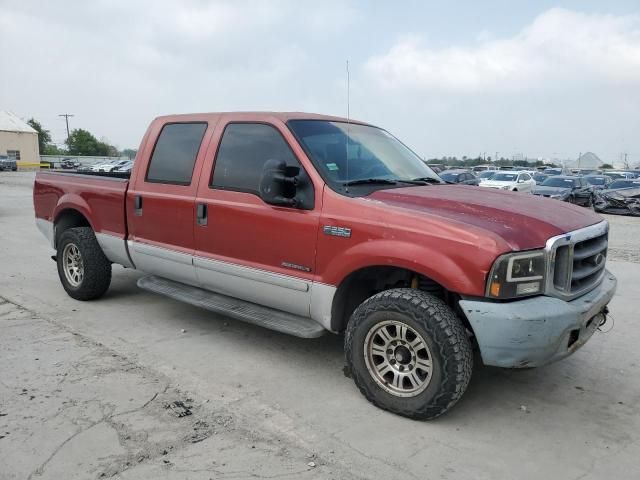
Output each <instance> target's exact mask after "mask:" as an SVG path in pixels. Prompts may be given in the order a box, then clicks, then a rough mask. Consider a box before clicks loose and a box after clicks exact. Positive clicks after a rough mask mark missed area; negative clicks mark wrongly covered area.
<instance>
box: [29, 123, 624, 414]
mask: <svg viewBox="0 0 640 480" xmlns="http://www.w3.org/2000/svg"><path fill="white" fill-rule="evenodd" d="M34 205H35V214H36V223H37V226H38V228H39V229H40V230H41V231H42V233H44V235H45V236H46V237H47V239H48V240H49V242H50V245H51V247H53V248H54V249H55V250H56V255H55V256H54V257H53V258H54V259H56V261H57V268H58V274H59V277H60V281H61V282H62V286H63V287H64V289H65V290H66V291H67V293H68V294H69V295H70V296H71V297H73V298H75V299H78V300H91V299H96V298H98V297H100V296H101V295H103V294H104V293H105V292H106V291H107V289H108V287H109V283H110V281H111V266H112V264H114V263H115V264H120V265H122V266H124V267H126V268H132V269H137V270H140V271H141V272H144V273H146V274H147V275H146V276H143V277H141V278H140V279H139V280H138V285H139V287H141V288H143V289H146V290H149V291H151V292H155V293H157V294H161V295H166V296H169V297H171V298H173V299H175V300H179V301H183V302H187V303H190V304H193V305H197V306H200V307H202V308H205V309H209V310H211V311H214V312H217V313H220V314H224V315H227V316H230V317H234V318H237V319H239V320H243V321H246V322H251V323H254V324H259V325H262V326H264V327H267V328H271V329H274V330H278V331H280V332H286V333H289V334H293V335H297V336H300V337H316V336H319V335H321V334H322V333H324V332H326V331H330V332H334V333H339V332H344V337H345V341H344V345H345V354H346V362H347V367H348V370H349V371H350V372H351V375H352V376H353V379H354V381H355V383H356V385H357V386H358V388H359V389H360V391H361V392H362V393H363V394H364V395H365V396H366V398H367V399H369V400H370V401H371V402H372V403H374V404H375V405H377V406H379V407H381V408H384V409H387V410H389V411H392V412H395V413H397V414H400V415H405V416H408V417H411V418H419V419H428V418H433V417H436V416H438V415H440V414H442V413H444V412H446V411H447V410H448V409H449V408H451V407H452V406H453V405H454V404H455V403H456V401H458V399H459V398H460V397H461V396H462V394H463V393H464V391H465V389H466V387H467V384H468V383H469V379H470V377H471V373H472V368H473V358H474V355H473V352H474V349H475V350H478V351H479V354H480V356H481V358H482V361H483V362H484V363H485V364H487V365H495V366H500V367H508V368H522V367H535V366H540V365H544V364H546V363H549V362H552V361H554V360H558V359H560V358H563V357H566V356H567V355H569V354H571V353H573V352H574V351H575V350H576V349H577V348H579V347H580V346H582V345H583V344H584V343H585V342H586V341H587V340H588V339H589V338H590V337H591V335H592V334H593V332H594V331H595V330H596V329H597V328H598V326H599V325H600V324H601V323H602V322H603V321H604V318H605V315H606V312H607V304H608V303H609V301H610V300H611V298H612V296H613V294H614V291H615V289H616V279H615V277H614V276H613V275H612V274H611V273H609V272H608V271H607V270H606V268H605V260H606V255H607V241H608V224H607V222H606V221H604V220H603V219H602V217H600V216H599V215H598V214H596V213H594V212H593V211H591V210H587V209H583V208H580V207H577V206H575V205H570V204H564V203H559V202H557V201H554V200H550V199H546V198H538V197H534V196H533V195H522V194H520V193H513V192H508V191H498V190H492V189H478V188H477V187H473V186H471V187H469V186H460V185H447V184H446V183H445V182H443V181H442V180H441V179H440V178H439V177H438V176H437V175H436V174H435V173H434V172H433V171H432V170H431V169H430V168H429V167H428V166H426V165H425V164H424V163H423V162H422V161H421V160H420V158H419V157H418V156H417V155H415V154H414V153H413V152H412V151H411V150H410V149H409V148H407V147H406V146H405V145H404V144H402V143H401V142H400V141H398V140H397V139H396V138H395V137H394V136H392V135H391V134H389V133H388V132H387V131H385V130H383V129H380V128H377V127H374V126H372V125H368V124H366V123H363V122H358V121H353V120H347V119H342V118H336V117H328V116H322V115H313V114H305V113H207V114H192V115H171V116H165V117H160V118H157V119H155V120H154V121H153V122H152V123H151V126H150V127H149V129H148V130H147V132H146V134H145V135H144V138H143V139H142V143H141V145H140V149H139V150H138V155H137V157H136V160H135V164H134V167H133V169H132V171H131V173H130V177H129V174H109V173H104V174H98V173H96V174H78V173H68V172H60V173H58V172H39V173H38V174H37V175H36V179H35V185H34Z"/></svg>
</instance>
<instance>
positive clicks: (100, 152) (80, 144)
mask: <svg viewBox="0 0 640 480" xmlns="http://www.w3.org/2000/svg"><path fill="white" fill-rule="evenodd" d="M65 143H66V144H67V147H69V151H68V153H69V155H85V156H98V157H107V156H117V155H118V150H117V149H116V148H115V147H113V146H112V145H109V143H108V142H107V141H106V139H103V140H102V141H99V140H98V139H97V138H96V137H94V136H93V135H92V134H91V132H88V131H87V130H83V129H82V128H76V129H75V130H73V131H72V132H71V134H70V135H69V138H67V141H66V142H65Z"/></svg>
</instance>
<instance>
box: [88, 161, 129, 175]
mask: <svg viewBox="0 0 640 480" xmlns="http://www.w3.org/2000/svg"><path fill="white" fill-rule="evenodd" d="M130 161H131V160H110V161H108V162H104V163H98V164H97V165H94V166H93V171H94V172H105V173H108V172H111V171H113V170H114V169H115V168H118V167H121V166H123V165H126V164H127V163H128V162H130Z"/></svg>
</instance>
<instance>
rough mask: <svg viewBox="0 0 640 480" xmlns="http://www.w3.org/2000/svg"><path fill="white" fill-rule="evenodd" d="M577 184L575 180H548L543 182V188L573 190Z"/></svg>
mask: <svg viewBox="0 0 640 480" xmlns="http://www.w3.org/2000/svg"><path fill="white" fill-rule="evenodd" d="M575 184H576V181H575V180H574V179H573V178H561V177H560V178H547V179H546V180H545V181H544V182H542V186H543V187H562V188H572V187H573V186H574V185H575Z"/></svg>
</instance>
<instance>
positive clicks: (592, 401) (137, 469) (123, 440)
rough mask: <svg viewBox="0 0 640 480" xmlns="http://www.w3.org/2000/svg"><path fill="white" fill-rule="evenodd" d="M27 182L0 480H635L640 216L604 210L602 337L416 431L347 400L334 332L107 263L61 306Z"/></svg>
mask: <svg viewBox="0 0 640 480" xmlns="http://www.w3.org/2000/svg"><path fill="white" fill-rule="evenodd" d="M32 183H33V174H31V173H22V172H18V173H17V174H15V173H11V172H6V173H0V245H2V247H1V248H0V328H2V333H1V334H0V366H1V369H0V479H2V480H4V479H32V480H35V479H57V480H61V479H64V480H70V479H102V478H117V479H151V478H152V479H164V478H166V479H205V480H206V479H244V478H294V479H297V478H301V479H305V478H317V479H329V478H335V479H349V478H356V479H360V478H366V479H369V478H371V479H407V478H415V479H474V480H478V479H502V478H504V479H513V478H518V479H521V480H522V479H556V478H557V479H575V480H577V479H602V478H611V479H617V480H618V479H637V478H640V463H639V462H638V458H640V349H638V347H637V346H638V344H640V321H639V318H638V311H639V310H640V266H639V265H638V263H640V248H639V246H638V245H639V243H638V242H640V218H627V217H614V216H608V217H607V218H608V220H609V221H610V223H611V237H610V245H611V248H610V262H609V268H610V270H612V271H613V273H615V274H616V275H617V276H618V281H619V287H618V294H617V296H616V297H615V298H614V301H613V302H612V304H611V313H612V316H613V317H614V319H615V325H613V328H612V329H611V330H610V331H609V332H608V333H606V334H605V333H599V334H596V335H595V336H594V338H593V339H592V340H591V341H590V342H589V343H588V344H587V345H586V346H585V347H584V348H583V349H581V350H579V351H578V352H577V353H576V354H575V355H573V356H572V357H569V358H568V359H566V360H564V361H562V362H559V363H556V364H553V365H550V366H547V367H544V368H538V369H532V370H523V371H508V370H501V369H496V368H489V367H484V366H481V365H477V366H476V369H475V372H474V377H473V379H472V382H471V385H470V387H469V390H468V391H467V393H466V395H465V396H464V398H463V399H462V401H461V402H460V403H459V404H458V405H457V406H456V407H455V408H454V409H453V410H452V411H451V412H450V413H449V414H448V415H446V416H444V417H442V418H440V419H437V420H435V421H432V422H414V421H410V420H407V419H403V418H400V417H397V416H394V415H392V414H389V413H386V412H383V411H380V410H378V409H376V408H375V407H373V406H372V405H370V404H369V403H367V401H366V400H365V399H364V398H363V397H362V396H361V395H360V394H359V392H358V391H357V389H356V388H355V387H354V385H353V383H352V381H351V380H350V379H348V378H346V377H345V376H344V375H343V373H342V367H343V357H342V345H341V342H342V338H341V337H338V336H332V335H327V336H325V337H322V338H319V339H315V340H302V339H298V338H293V337H289V336H286V335H281V334H278V333H274V332H271V331H268V330H264V329H261V328H258V327H253V326H250V325H246V324H243V323H239V322H235V321H233V320H229V319H227V318H224V317H221V316H217V315H213V314H211V313H209V312H206V311H203V310H199V309H197V308H193V307H190V306H187V305H183V304H180V303H178V302H176V301H172V300H169V299H166V298H163V297H160V296H155V295H152V294H150V293H147V292H144V291H141V290H138V289H137V287H136V281H137V279H138V278H139V277H140V273H138V272H135V271H128V270H125V269H122V268H120V267H116V268H114V277H113V282H112V286H111V289H110V290H109V292H108V293H107V295H106V296H105V297H104V298H103V299H101V300H99V301H95V302H77V301H74V300H72V299H71V298H69V297H68V296H67V295H66V294H65V292H64V290H63V289H62V287H61V286H60V283H59V281H58V278H57V273H56V269H55V264H54V263H53V262H52V261H51V259H50V256H51V254H52V252H51V251H50V249H49V248H48V246H47V243H46V241H45V239H44V237H42V235H41V234H40V233H39V232H38V231H37V229H36V228H35V225H34V219H33V207H32V200H31V186H32ZM610 326H611V325H609V326H607V327H606V328H607V329H608V328H609V327H610Z"/></svg>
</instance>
